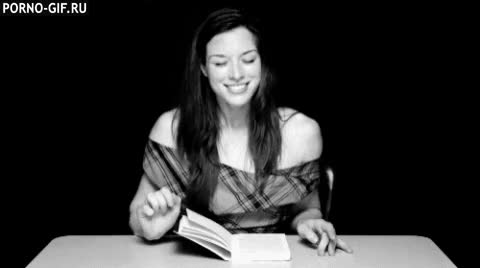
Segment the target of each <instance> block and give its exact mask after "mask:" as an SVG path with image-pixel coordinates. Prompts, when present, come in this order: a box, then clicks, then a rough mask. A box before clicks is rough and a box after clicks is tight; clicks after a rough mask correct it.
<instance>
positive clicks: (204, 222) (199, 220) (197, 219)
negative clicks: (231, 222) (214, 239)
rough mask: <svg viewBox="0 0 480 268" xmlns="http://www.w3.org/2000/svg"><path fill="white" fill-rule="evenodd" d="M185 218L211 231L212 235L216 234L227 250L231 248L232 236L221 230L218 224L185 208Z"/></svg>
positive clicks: (223, 229)
mask: <svg viewBox="0 0 480 268" xmlns="http://www.w3.org/2000/svg"><path fill="white" fill-rule="evenodd" d="M187 217H188V219H189V220H190V221H193V222H194V223H196V224H199V225H201V226H203V227H205V228H207V229H208V230H211V231H212V232H213V233H215V234H217V235H218V236H219V237H220V238H221V239H222V240H223V241H225V243H226V244H227V246H228V248H230V249H231V248H232V246H231V245H232V234H231V233H230V232H229V231H227V229H225V228H223V226H221V225H220V224H218V223H216V222H214V221H212V220H211V219H209V218H207V217H204V216H202V215H200V214H198V213H196V212H195V211H192V210H190V209H188V208H187Z"/></svg>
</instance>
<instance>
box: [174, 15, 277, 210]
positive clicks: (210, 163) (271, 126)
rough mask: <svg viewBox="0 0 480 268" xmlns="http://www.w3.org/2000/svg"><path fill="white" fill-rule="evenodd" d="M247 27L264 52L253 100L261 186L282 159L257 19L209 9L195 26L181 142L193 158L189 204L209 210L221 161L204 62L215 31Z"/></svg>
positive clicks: (253, 151)
mask: <svg viewBox="0 0 480 268" xmlns="http://www.w3.org/2000/svg"><path fill="white" fill-rule="evenodd" d="M241 26H242V27H245V28H246V29H248V30H249V31H250V32H251V33H252V34H253V35H254V36H255V39H256V40H255V41H256V45H257V50H258V52H259V55H260V57H261V62H262V66H261V68H262V69H261V70H262V75H261V79H260V83H259V88H258V89H257V91H256V92H255V94H254V95H253V96H252V100H251V101H250V109H249V111H250V114H249V120H250V122H249V129H248V135H249V136H248V150H249V153H250V155H251V157H252V160H253V163H254V166H255V176H256V179H257V182H258V187H257V188H258V189H259V190H260V191H262V190H263V188H264V186H265V184H264V183H265V178H266V176H267V175H268V174H270V173H272V172H274V171H275V169H276V168H277V163H278V161H279V157H280V152H281V144H282V138H281V133H280V126H279V119H280V116H279V113H278V110H277V107H276V106H275V104H274V101H273V98H272V96H271V87H272V84H273V82H274V80H273V74H272V71H271V69H270V68H269V66H268V63H267V62H268V59H267V57H264V55H266V53H265V49H264V42H263V40H262V35H261V29H260V25H259V23H258V20H257V19H256V18H254V17H253V16H251V15H249V14H248V13H246V12H245V10H240V9H231V8H224V9H220V10H217V11H214V12H213V13H211V14H210V15H209V16H208V17H207V18H206V20H205V21H204V22H203V23H202V24H201V25H200V26H199V28H198V29H197V31H196V32H195V35H194V38H193V41H192V46H191V48H190V55H189V58H188V62H187V66H186V69H185V78H184V81H183V82H184V85H183V87H182V93H181V94H180V97H181V98H180V107H179V113H178V115H179V120H178V132H177V147H178V151H179V153H180V154H181V155H182V156H184V157H185V158H186V160H187V161H188V163H189V171H190V175H191V183H190V185H189V189H188V192H187V200H186V201H187V204H188V205H189V206H190V207H192V208H196V209H197V210H200V211H204V212H208V210H209V202H210V199H211V198H212V195H213V193H214V190H215V188H216V186H217V183H218V174H219V169H220V161H219V155H218V150H217V141H218V138H219V130H220V123H219V106H218V103H217V99H216V95H215V93H214V92H213V90H212V89H211V88H210V84H209V82H208V79H207V78H206V77H205V76H203V75H202V73H201V65H202V64H205V62H206V47H207V43H208V42H209V41H210V40H211V39H212V38H213V37H214V36H215V35H217V34H220V33H223V32H227V31H229V30H233V29H235V28H237V27H241Z"/></svg>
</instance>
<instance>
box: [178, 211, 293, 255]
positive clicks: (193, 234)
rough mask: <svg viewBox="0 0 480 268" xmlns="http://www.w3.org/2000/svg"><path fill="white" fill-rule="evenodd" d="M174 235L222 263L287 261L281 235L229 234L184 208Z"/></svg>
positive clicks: (284, 239)
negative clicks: (221, 260) (206, 251)
mask: <svg viewBox="0 0 480 268" xmlns="http://www.w3.org/2000/svg"><path fill="white" fill-rule="evenodd" d="M176 233H177V234H178V235H180V236H183V237H185V238H187V239H190V240H191V241H193V242H195V243H197V244H199V245H201V246H203V247H205V248H207V249H209V250H210V251H212V252H213V253H215V254H217V255H218V256H220V257H221V258H222V259H224V260H231V261H234V262H237V261H241V262H244V261H285V260H290V249H289V248H288V243H287V238H286V236H285V234H231V233H230V232H229V231H227V230H226V229H225V228H224V227H223V226H221V225H220V224H218V223H216V222H214V221H212V220H210V219H208V218H206V217H204V216H202V215H200V214H198V213H196V212H194V211H192V210H189V209H187V215H182V218H181V219H180V224H179V227H178V231H177V232H176Z"/></svg>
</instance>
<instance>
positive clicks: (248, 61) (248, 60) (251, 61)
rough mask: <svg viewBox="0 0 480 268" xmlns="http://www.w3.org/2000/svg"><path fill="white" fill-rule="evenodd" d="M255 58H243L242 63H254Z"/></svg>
mask: <svg viewBox="0 0 480 268" xmlns="http://www.w3.org/2000/svg"><path fill="white" fill-rule="evenodd" d="M256 59H257V58H252V59H245V60H243V62H244V63H247V64H251V63H254V62H255V60H256Z"/></svg>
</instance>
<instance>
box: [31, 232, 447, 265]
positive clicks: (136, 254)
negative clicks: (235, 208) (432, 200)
mask: <svg viewBox="0 0 480 268" xmlns="http://www.w3.org/2000/svg"><path fill="white" fill-rule="evenodd" d="M339 237H340V238H341V239H343V240H344V241H346V242H347V243H348V244H349V245H350V246H351V247H352V248H353V250H354V253H353V254H347V253H345V252H343V251H341V252H337V254H336V255H335V256H325V257H320V256H318V255H317V253H316V251H315V250H314V249H312V248H310V247H309V246H308V245H306V244H305V243H303V242H302V240H301V239H300V238H299V237H298V236H296V235H288V236H287V241H288V244H289V247H290V250H291V253H292V259H291V261H288V262H261V263H254V264H235V263H231V262H227V261H223V260H221V259H220V258H218V257H217V256H216V255H214V254H213V253H211V252H209V251H208V250H206V249H204V248H202V247H200V246H198V245H197V244H194V243H193V242H190V241H188V240H186V239H184V238H179V237H169V238H166V239H164V240H163V241H160V242H155V243H145V242H144V241H143V240H141V239H139V238H137V237H135V236H128V235H126V236H63V237H58V238H55V239H54V240H52V241H51V242H50V243H49V244H48V245H47V246H46V247H45V248H44V249H43V250H42V251H41V252H40V253H39V254H38V255H37V256H36V257H35V258H34V259H33V260H32V261H31V262H30V264H29V265H28V266H27V267H28V268H56V267H69V268H75V267H95V268H96V267H99V268H100V267H102V268H107V267H124V268H127V267H135V268H142V267H155V268H160V267H162V268H163V267H181V268H187V267H195V268H210V267H267V268H268V267H315V268H323V267H332V268H333V267H392V268H395V267H402V268H404V267H409V268H414V267H419V268H420V267H421V268H427V267H435V268H450V267H456V266H455V265H454V264H453V263H452V262H451V261H450V259H449V258H448V257H447V256H446V255H445V254H444V253H443V252H442V251H441V250H440V249H439V248H438V247H437V246H436V245H435V243H433V241H432V240H430V239H429V238H426V237H420V236H344V235H339Z"/></svg>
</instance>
